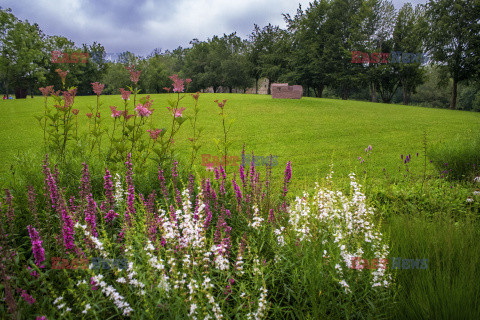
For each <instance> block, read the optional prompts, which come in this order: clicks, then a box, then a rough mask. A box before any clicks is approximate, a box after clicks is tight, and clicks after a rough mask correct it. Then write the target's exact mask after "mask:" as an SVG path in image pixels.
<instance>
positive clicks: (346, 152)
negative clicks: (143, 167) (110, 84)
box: [0, 94, 480, 319]
mask: <svg viewBox="0 0 480 320" xmlns="http://www.w3.org/2000/svg"><path fill="white" fill-rule="evenodd" d="M154 99H155V102H154V107H155V108H156V109H157V110H156V111H155V112H154V115H153V117H152V121H153V124H152V126H154V127H162V126H165V127H168V126H167V119H169V118H168V113H167V110H166V108H165V106H166V105H167V103H166V100H167V99H168V95H155V96H154ZM215 99H228V103H227V105H226V112H227V114H228V115H229V116H231V118H236V122H235V123H234V125H233V127H232V132H231V135H230V139H231V141H233V147H232V148H233V149H232V153H233V154H237V155H239V154H240V150H241V146H242V144H243V141H246V142H247V150H255V153H256V154H257V155H263V156H266V155H268V154H270V153H272V154H274V155H278V156H279V164H280V165H279V166H278V167H276V168H274V169H275V170H276V174H277V175H281V174H282V172H283V169H284V167H285V163H286V162H287V161H288V160H291V161H292V163H293V173H294V174H293V176H294V178H293V181H296V183H297V186H299V187H300V184H301V183H302V180H304V179H305V180H306V181H308V182H309V183H311V182H313V181H315V180H316V177H315V174H316V173H317V170H318V174H319V177H320V178H321V177H323V176H324V175H325V174H326V173H327V171H328V167H329V164H330V163H331V162H332V161H333V163H334V164H335V171H336V173H337V176H339V175H344V174H347V173H348V172H349V171H350V170H352V169H355V168H356V169H357V172H358V171H361V170H362V169H363V168H361V166H362V165H360V164H359V161H358V160H357V157H358V156H364V154H365V152H364V149H365V147H366V146H368V145H369V144H371V145H372V146H373V147H374V150H373V151H374V152H373V155H372V157H371V158H369V159H368V160H367V162H366V164H363V165H366V167H367V168H368V170H371V171H370V172H374V173H375V174H374V175H376V176H377V177H381V176H382V175H383V170H382V169H383V168H384V167H385V168H386V172H387V173H390V172H392V173H394V172H395V171H397V170H398V167H399V166H403V165H402V164H401V161H400V154H408V153H411V154H412V155H414V154H415V153H416V152H421V150H422V140H423V131H424V130H426V131H427V134H428V140H429V144H430V143H436V142H441V141H442V139H448V138H450V137H451V138H453V137H454V136H455V135H464V136H468V135H469V134H470V133H471V132H478V130H479V129H480V114H478V113H470V112H460V111H450V110H439V109H426V108H419V107H409V106H400V105H385V104H372V103H367V102H357V101H342V100H329V99H314V98H302V99H301V100H300V101H290V100H272V99H271V98H270V97H269V96H263V95H258V96H256V95H239V94H203V95H201V97H200V106H201V108H202V110H201V113H200V119H199V122H200V124H201V125H202V126H204V127H205V131H204V136H203V139H202V141H203V148H202V149H201V151H200V154H201V153H211V154H218V153H217V152H216V150H215V145H214V143H213V141H212V138H213V137H217V138H220V137H221V127H220V123H221V122H220V117H219V116H218V113H219V110H218V107H217V106H216V104H215V103H214V102H213V100H215ZM101 100H102V101H104V106H103V107H102V111H101V112H102V115H104V114H105V115H109V114H110V112H109V109H108V106H109V105H113V104H117V105H120V103H121V100H120V97H119V96H105V97H102V98H101ZM94 103H95V97H78V98H77V100H76V104H75V105H76V107H77V108H79V109H81V116H82V117H81V118H80V119H82V122H81V124H82V125H83V127H84V128H85V127H86V126H88V122H87V121H86V117H85V113H86V112H87V111H88V106H89V105H93V104H94ZM185 103H186V105H187V111H185V114H186V115H188V114H191V110H189V109H188V107H189V106H191V105H192V100H191V98H189V97H186V98H185ZM0 108H1V110H2V115H3V116H2V118H1V119H0V137H1V138H2V139H0V150H1V151H0V155H1V156H2V157H1V159H2V160H3V161H2V163H1V164H0V171H1V170H3V171H8V168H9V167H10V165H11V164H12V161H13V155H14V154H15V152H17V151H18V150H26V149H31V150H40V148H41V145H42V132H41V130H40V128H39V127H38V125H37V123H36V120H35V119H34V118H33V114H35V113H37V114H41V112H42V110H43V99H42V98H40V97H36V98H35V99H26V100H23V101H2V102H0ZM185 125H186V126H185V128H183V129H184V130H183V131H182V132H181V136H180V137H178V138H177V139H176V141H177V142H176V143H177V144H178V148H179V150H181V154H183V155H187V154H188V150H189V149H187V148H188V143H187V141H186V138H187V137H189V136H190V129H189V127H188V123H186V124H185ZM475 130H477V131H475ZM198 163H200V159H199V160H198ZM421 164H422V159H416V157H415V156H414V157H413V161H412V163H411V166H410V169H411V171H412V169H413V170H415V167H417V168H416V169H420V167H421ZM412 167H413V168H412ZM401 169H402V170H404V169H403V168H401ZM430 169H432V168H431V167H430ZM416 172H417V173H419V172H421V170H417V171H416ZM432 197H433V196H432ZM407 204H408V203H406V204H405V205H407ZM397 205H400V204H397ZM390 206H392V205H391V204H390ZM390 209H392V208H390ZM398 209H399V211H400V212H403V211H404V210H403V207H399V208H398ZM380 210H381V209H380ZM392 218H393V219H392V220H391V221H390V223H389V224H386V225H385V226H384V229H386V230H385V231H388V234H389V235H390V237H389V238H390V241H389V243H390V246H391V256H390V257H403V258H408V259H416V258H427V259H429V266H428V269H427V270H399V271H398V273H397V285H398V287H399V289H400V291H399V292H398V294H399V296H398V300H399V301H398V304H397V306H396V310H397V311H396V312H395V315H392V316H395V317H396V318H399V319H406V318H408V319H428V318H430V319H437V318H445V319H447V318H452V316H453V317H454V318H455V317H456V318H465V319H467V318H472V319H474V318H478V314H479V312H480V311H479V310H478V306H476V307H475V306H474V304H472V303H471V301H473V302H475V301H478V297H479V296H480V293H479V292H480V291H479V290H478V286H476V284H477V283H478V277H479V276H478V267H476V266H478V252H480V246H479V245H478V241H475V239H478V228H477V226H478V225H477V224H469V223H468V222H467V223H465V224H460V225H458V226H454V225H453V224H452V223H450V222H448V221H446V222H442V221H429V222H426V221H423V220H422V219H418V220H417V219H416V218H410V217H409V216H407V215H399V216H398V217H392ZM440 218H441V217H439V219H440ZM475 257H477V259H475Z"/></svg>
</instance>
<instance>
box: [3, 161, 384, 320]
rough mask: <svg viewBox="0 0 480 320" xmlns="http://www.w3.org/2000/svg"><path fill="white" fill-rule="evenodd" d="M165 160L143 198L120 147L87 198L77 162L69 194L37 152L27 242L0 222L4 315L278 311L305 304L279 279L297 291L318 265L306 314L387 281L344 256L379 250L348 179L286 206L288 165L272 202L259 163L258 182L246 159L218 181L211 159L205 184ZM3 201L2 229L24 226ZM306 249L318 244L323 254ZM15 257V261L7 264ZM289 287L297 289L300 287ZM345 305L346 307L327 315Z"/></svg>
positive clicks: (260, 315)
mask: <svg viewBox="0 0 480 320" xmlns="http://www.w3.org/2000/svg"><path fill="white" fill-rule="evenodd" d="M177 166H178V164H177V162H174V164H173V168H172V179H171V181H167V180H166V179H165V173H164V172H163V170H162V169H161V168H160V169H159V171H158V184H157V185H156V186H154V189H153V190H152V192H151V193H150V194H149V195H148V196H144V195H143V194H139V193H137V192H136V188H135V181H134V175H133V163H132V161H131V158H130V155H128V157H127V159H126V161H125V169H126V171H125V174H123V173H114V174H112V173H111V172H110V171H109V170H108V169H105V173H104V185H103V190H102V193H103V196H102V197H100V198H99V197H98V196H95V197H94V196H93V194H99V192H98V191H99V190H93V188H92V185H91V178H90V170H89V167H88V165H87V164H83V168H82V174H81V180H80V184H79V187H78V188H77V190H78V191H77V192H72V191H73V190H65V189H62V188H61V187H60V186H59V184H58V171H57V170H56V169H55V168H54V169H52V168H50V165H49V164H48V162H47V160H46V161H45V164H44V166H43V172H44V177H45V181H44V186H45V189H44V194H43V195H37V194H35V190H33V189H32V188H29V202H30V206H29V207H30V208H35V209H34V210H33V211H35V215H36V216H33V217H32V218H31V220H32V221H28V222H27V223H28V227H27V228H26V229H27V230H26V231H28V232H27V233H28V235H27V237H29V238H30V240H29V241H28V246H23V247H25V248H27V251H25V249H23V247H19V246H18V245H17V244H16V241H15V239H14V238H13V237H11V236H10V235H7V233H6V232H5V230H4V229H3V228H0V235H1V239H3V240H2V241H3V242H2V248H3V249H2V250H1V251H0V253H1V254H2V258H3V259H2V260H1V261H6V268H4V269H2V270H6V273H5V274H4V275H2V281H3V283H5V284H6V286H7V287H8V292H9V294H13V293H12V292H15V289H17V292H18V293H19V294H18V295H17V297H16V298H15V299H13V300H12V299H10V300H9V301H10V302H11V304H12V306H11V307H10V305H8V306H9V310H14V311H15V310H16V309H15V308H16V306H15V304H18V307H19V310H20V311H21V313H22V314H28V315H34V316H37V317H39V318H41V317H45V318H46V319H54V318H67V319H69V318H71V319H73V318H75V317H76V315H78V314H82V316H83V317H84V318H108V317H112V316H113V317H115V316H117V317H132V318H155V317H162V318H174V317H182V318H193V319H200V318H201V319H205V318H206V319H209V318H212V319H213V318H215V319H228V318H233V317H239V318H241V319H264V318H268V317H282V315H283V316H285V315H286V312H287V310H288V309H289V308H291V310H302V311H301V312H310V311H308V308H309V307H308V306H302V307H300V309H297V308H298V306H297V305H295V304H294V303H289V305H287V306H285V305H283V304H284V303H285V302H284V301H286V297H287V295H286V293H285V292H284V291H282V290H283V288H285V286H286V285H287V284H288V283H289V282H290V281H293V282H296V281H298V283H300V286H302V287H303V286H304V284H303V282H302V281H304V278H305V277H304V276H303V274H305V275H306V274H307V273H309V272H317V271H316V270H319V271H320V274H321V277H322V279H323V280H322V281H319V282H314V283H313V284H314V287H313V289H312V290H313V291H314V292H316V294H314V296H316V297H318V296H321V298H322V300H324V301H327V302H328V301H329V302H328V303H324V304H322V305H323V306H326V307H325V308H326V309H322V310H317V311H315V313H314V315H315V318H316V317H320V316H322V315H323V316H325V315H327V314H331V315H332V316H334V315H335V316H338V315H339V314H342V315H343V316H346V315H348V314H351V312H353V311H352V310H355V308H356V307H358V305H359V302H358V301H357V302H355V299H356V298H355V297H356V295H358V294H360V295H362V296H363V295H365V294H376V293H377V292H381V290H388V289H389V288H390V286H391V276H390V275H389V274H387V272H388V270H385V269H384V268H382V265H379V266H378V268H375V269H374V270H371V269H363V270H362V269H360V270H356V269H353V268H350V267H351V265H352V259H353V258H354V257H356V256H361V257H362V258H368V259H371V258H386V256H387V255H388V246H387V245H386V244H385V240H384V238H383V237H382V234H381V233H380V232H379V231H378V226H377V225H376V224H375V219H374V210H373V208H370V207H368V206H367V204H366V200H365V196H364V195H363V194H362V193H361V190H360V186H359V185H358V184H357V183H356V182H355V178H354V176H353V175H352V176H351V186H352V193H351V195H350V196H348V195H344V194H343V193H342V192H340V191H333V190H331V189H328V188H321V187H318V186H317V189H316V190H315V192H314V193H313V194H312V195H310V194H308V193H304V195H303V197H297V198H296V199H295V200H294V201H293V202H290V201H289V199H288V198H287V193H288V185H289V183H290V180H291V177H292V168H291V163H287V166H286V169H285V176H284V179H283V188H282V190H279V192H278V197H277V200H276V201H273V200H272V196H271V195H272V193H273V194H275V193H274V192H272V190H271V187H270V181H269V171H268V170H267V177H266V181H265V183H261V182H260V174H259V172H257V169H256V167H255V162H254V161H252V163H251V166H250V167H249V168H246V167H243V166H240V167H239V169H238V170H239V171H238V173H239V176H238V178H239V179H238V181H237V179H236V178H233V179H232V180H229V179H227V174H226V172H225V170H224V169H223V167H221V166H220V167H219V168H215V172H214V179H212V181H211V180H210V178H206V179H203V180H202V181H201V182H199V183H198V187H197V188H195V177H192V179H189V182H188V185H186V186H185V187H184V188H183V189H181V188H180V187H179V185H178V182H179V180H178V179H179V177H178V167H177ZM267 169H268V168H267ZM327 181H330V180H327ZM6 199H7V201H6V202H5V204H4V205H3V206H2V207H0V217H1V220H2V225H5V226H7V229H6V230H12V231H10V232H9V234H14V233H22V232H25V231H22V229H18V228H19V225H21V223H19V221H18V220H17V218H16V216H15V212H14V205H15V203H14V201H13V199H14V197H13V196H12V194H11V193H9V192H8V191H7V193H6ZM41 199H43V200H44V201H43V202H42V201H38V200H41ZM42 204H43V205H42ZM39 205H40V206H39ZM32 213H33V212H32ZM15 228H17V230H16V229H15ZM27 239H28V238H27ZM8 252H13V253H14V255H13V256H12V255H10V254H8ZM315 252H322V254H323V258H321V255H320V256H318V255H316V254H315ZM15 255H18V256H19V263H16V264H12V263H11V262H8V261H12V260H11V259H13V258H12V257H14V256H15ZM53 257H55V258H56V259H61V260H62V261H72V265H74V267H69V268H59V267H58V266H53V265H49V263H48V261H50V260H53V259H52V258H53ZM120 257H121V258H122V259H125V262H126V263H124V266H123V267H121V266H120V265H119V264H113V265H112V266H111V268H110V267H109V268H98V266H96V265H94V264H93V263H92V264H91V265H90V266H89V267H88V268H85V267H83V265H78V266H77V264H78V262H79V261H89V260H90V259H92V260H90V261H93V258H95V259H102V261H115V260H118V259H119V258H120ZM312 257H314V258H315V263H316V264H314V262H313V261H311V260H310V259H311V258H312ZM319 258H321V259H322V260H318V259H319ZM73 261H76V262H75V263H73ZM22 266H23V267H22ZM80 266H82V267H80ZM299 266H301V267H299ZM292 268H293V269H292ZM297 268H300V269H297ZM12 273H14V274H15V275H16V276H17V277H18V279H19V282H18V283H16V285H15V286H14V285H13V282H11V281H10V280H8V279H9V278H8V277H9V275H8V274H10V275H11V274H12ZM284 273H285V276H282V274H284ZM296 275H301V277H300V278H295V276H296ZM22 276H23V277H22ZM278 281H280V283H278ZM278 284H281V285H278ZM297 285H298V284H297ZM16 286H17V287H16ZM7 287H6V288H7ZM12 287H13V289H12ZM295 290H296V292H297V294H302V291H301V290H304V289H300V288H297V289H295ZM318 292H320V294H318ZM20 293H21V295H20ZM339 298H340V300H338V299H339ZM302 299H305V301H307V302H308V301H309V302H308V303H309V304H310V303H315V298H311V297H308V296H303V295H302ZM12 301H13V302H12ZM335 301H337V302H335ZM338 301H340V302H338ZM381 301H383V300H381ZM332 303H333V304H332ZM373 303H374V305H375V304H378V303H377V302H376V301H374V302H373ZM340 304H341V305H340ZM345 306H347V309H346V311H343V313H339V311H338V310H344V309H343V307H345ZM305 308H307V309H305ZM348 308H351V309H350V310H349V309H348ZM279 310H283V311H281V312H280V311H279ZM373 310H375V309H373ZM279 312H280V313H279ZM364 312H365V314H369V313H368V312H373V311H372V310H370V311H364ZM370 314H371V313H370Z"/></svg>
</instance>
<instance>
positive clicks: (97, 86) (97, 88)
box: [92, 82, 105, 96]
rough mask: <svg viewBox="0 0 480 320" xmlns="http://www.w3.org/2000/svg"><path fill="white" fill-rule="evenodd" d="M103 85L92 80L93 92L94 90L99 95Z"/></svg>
mask: <svg viewBox="0 0 480 320" xmlns="http://www.w3.org/2000/svg"><path fill="white" fill-rule="evenodd" d="M104 87H105V85H104V84H101V83H99V82H92V88H93V92H95V94H96V95H97V96H100V95H101V94H102V91H103V88H104Z"/></svg>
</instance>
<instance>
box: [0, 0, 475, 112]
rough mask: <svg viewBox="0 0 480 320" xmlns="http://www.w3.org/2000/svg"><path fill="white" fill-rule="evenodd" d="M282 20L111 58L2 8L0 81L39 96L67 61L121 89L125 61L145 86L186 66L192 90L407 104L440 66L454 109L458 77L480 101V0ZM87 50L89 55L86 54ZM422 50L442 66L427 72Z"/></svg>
mask: <svg viewBox="0 0 480 320" xmlns="http://www.w3.org/2000/svg"><path fill="white" fill-rule="evenodd" d="M284 19H285V21H286V24H287V27H286V28H285V29H282V28H280V27H279V26H275V25H272V24H267V25H266V26H264V27H261V26H258V25H254V26H253V31H252V32H251V34H250V35H249V37H248V38H247V39H242V38H241V37H239V36H238V35H237V34H236V33H232V34H228V35H227V34H224V35H223V36H217V35H214V36H212V37H211V38H210V39H207V40H206V41H199V40H198V39H193V40H192V41H191V42H190V45H191V46H190V47H188V48H182V47H178V48H177V49H175V50H173V51H169V50H167V51H164V52H162V50H161V49H155V50H153V51H152V53H151V54H150V55H148V56H147V57H140V56H137V55H135V54H134V53H132V52H123V53H121V54H120V55H119V57H118V59H117V60H116V61H109V60H108V59H107V57H106V52H105V49H104V47H103V46H102V45H101V44H99V43H97V42H93V44H92V45H87V44H82V45H81V46H77V45H76V44H75V43H74V42H73V41H71V40H69V39H67V38H65V37H61V36H48V35H44V34H43V33H42V31H41V30H40V29H39V27H38V25H36V24H31V23H29V22H28V21H21V20H19V19H17V18H16V17H15V16H14V14H13V13H12V12H11V10H9V9H1V8H0V89H1V90H2V91H4V92H5V93H6V94H10V93H11V92H12V91H13V89H22V90H27V89H28V90H29V91H30V92H31V94H32V95H33V93H38V89H37V88H38V87H40V86H45V85H48V84H54V85H55V86H56V87H59V86H61V82H60V79H59V77H58V75H57V73H56V71H55V70H56V69H59V68H60V69H62V70H68V71H69V74H68V81H69V85H72V86H77V87H78V94H92V89H91V82H95V81H101V82H102V83H104V84H105V91H104V92H105V93H107V94H118V92H119V91H118V88H120V87H126V85H128V82H129V76H128V72H127V71H126V70H125V67H126V66H131V65H136V66H137V67H138V68H139V69H141V70H142V76H141V78H140V82H139V83H138V85H139V89H140V90H141V92H144V93H160V92H163V88H164V87H166V86H168V85H169V81H170V80H169V78H168V77H169V76H170V75H172V74H179V75H181V76H182V77H185V78H186V77H189V78H191V79H192V83H191V85H190V86H189V89H190V90H191V91H198V90H206V89H212V90H213V91H214V92H218V91H220V90H221V91H222V92H233V91H234V90H236V92H245V90H246V89H247V88H253V92H255V93H257V92H258V81H259V80H260V79H262V78H265V79H267V80H268V82H269V83H273V82H289V83H291V84H301V85H302V86H303V87H304V89H305V94H309V93H310V92H311V89H312V90H313V93H314V95H315V96H317V97H322V96H324V93H325V92H327V93H326V94H327V96H329V97H332V96H336V97H341V98H343V99H347V98H348V97H349V96H350V95H351V94H353V95H354V96H356V97H358V96H361V97H363V98H362V99H364V98H366V97H368V96H370V99H371V101H373V102H377V101H382V102H386V103H390V102H392V101H393V102H399V101H402V102H403V103H404V104H408V103H410V100H411V97H412V95H414V94H415V93H416V92H417V88H425V86H424V87H421V85H422V83H424V82H425V81H428V80H429V79H428V77H432V75H433V74H435V78H436V79H437V78H439V79H441V80H443V81H442V84H441V85H442V86H443V87H445V86H447V85H449V81H448V79H452V81H451V98H450V107H451V108H456V101H457V95H458V93H457V91H458V89H457V87H458V86H459V84H460V85H465V86H467V87H469V89H468V90H463V89H462V90H461V91H462V92H465V95H467V96H468V97H467V96H465V97H461V99H460V100H461V101H462V106H461V108H467V109H475V108H474V107H473V105H474V104H475V103H476V102H474V101H480V85H479V75H480V49H479V48H480V23H479V21H480V0H430V1H429V2H428V4H427V5H418V6H416V7H413V6H412V5H411V4H409V3H407V4H405V5H404V6H403V7H402V8H401V9H400V10H396V9H395V7H394V6H393V3H392V1H391V0H314V1H313V2H311V3H310V4H309V5H308V7H306V8H305V9H304V8H302V7H301V6H299V8H298V9H297V12H296V14H294V15H292V16H291V15H290V14H284ZM422 54H423V55H422ZM82 55H88V59H87V60H84V61H78V57H82ZM419 58H421V59H419ZM424 58H429V65H430V66H431V67H433V68H436V69H435V70H436V71H435V72H433V73H432V71H431V70H430V69H429V71H428V72H426V68H427V62H426V61H423V59H424ZM76 59H77V60H76ZM438 72H440V73H439V74H440V75H441V76H440V77H438ZM325 89H327V90H325ZM269 92H270V91H268V93H269ZM477 97H478V98H477ZM414 100H415V101H418V97H417V98H415V99H414ZM479 104H480V102H479Z"/></svg>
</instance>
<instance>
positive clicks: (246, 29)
mask: <svg viewBox="0 0 480 320" xmlns="http://www.w3.org/2000/svg"><path fill="white" fill-rule="evenodd" d="M309 2H311V1H309V0H230V1H229V0H208V1H207V0H135V1H132V0H33V1H32V0H2V1H1V2H0V6H1V7H2V8H3V9H5V8H11V9H12V13H13V14H14V15H15V16H16V17H17V18H19V19H20V20H28V21H29V22H30V23H37V24H38V25H39V26H40V29H41V30H42V31H43V32H44V33H45V34H47V35H58V36H64V37H67V38H68V39H70V40H72V41H74V42H75V45H76V46H78V47H81V46H82V44H88V45H91V44H93V42H94V41H96V42H98V43H100V44H102V45H103V46H104V47H105V50H106V52H107V53H110V54H116V53H120V52H124V51H130V52H133V53H135V54H137V55H143V56H145V55H148V54H150V53H151V52H152V51H153V50H154V49H161V50H162V51H165V50H166V49H169V50H173V49H175V48H177V47H178V46H182V47H184V48H185V47H189V46H190V41H191V40H192V39H194V38H197V39H198V40H200V41H206V40H207V39H208V38H212V36H214V35H218V36H222V35H223V34H230V33H233V32H237V35H238V36H240V37H242V38H247V37H248V35H249V34H250V33H251V32H252V31H253V26H254V24H257V25H259V26H260V27H263V26H265V25H267V24H268V23H271V24H273V25H279V26H280V27H285V22H284V20H283V17H282V13H289V14H290V15H292V16H293V15H294V14H295V13H296V11H297V9H298V6H299V4H301V5H302V8H304V9H305V8H307V7H308V4H309ZM406 2H410V3H412V4H413V5H415V4H424V3H426V2H427V0H410V1H406V0H393V3H394V5H395V7H396V8H397V9H399V8H401V6H402V5H403V4H404V3H406Z"/></svg>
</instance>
